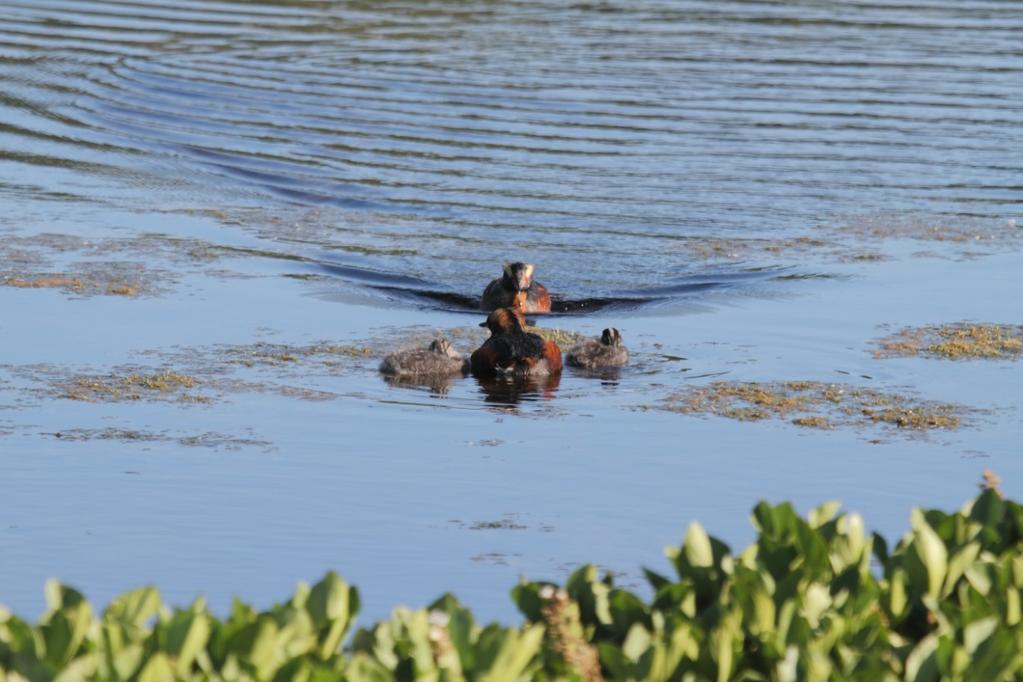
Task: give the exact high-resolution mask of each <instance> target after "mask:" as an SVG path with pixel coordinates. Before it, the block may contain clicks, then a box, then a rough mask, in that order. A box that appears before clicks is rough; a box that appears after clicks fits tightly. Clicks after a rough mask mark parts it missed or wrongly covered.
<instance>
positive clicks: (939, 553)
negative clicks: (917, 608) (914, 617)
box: [912, 510, 948, 597]
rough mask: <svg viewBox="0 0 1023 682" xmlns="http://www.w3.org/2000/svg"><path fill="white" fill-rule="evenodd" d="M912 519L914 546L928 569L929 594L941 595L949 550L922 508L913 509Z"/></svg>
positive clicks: (933, 595)
mask: <svg viewBox="0 0 1023 682" xmlns="http://www.w3.org/2000/svg"><path fill="white" fill-rule="evenodd" d="M912 519H913V523H912V525H913V530H914V531H915V533H914V538H913V545H912V546H913V549H914V551H916V553H917V556H918V557H919V559H920V562H921V563H922V564H923V565H924V568H925V569H926V571H927V594H929V595H931V596H932V597H939V596H940V595H941V588H942V583H943V581H944V580H945V574H946V573H947V571H948V550H947V549H946V548H945V543H944V542H942V541H941V538H939V537H938V534H937V533H935V532H934V529H933V528H931V527H930V525H928V523H927V521H926V520H925V519H924V515H923V514H922V513H921V512H920V510H914V511H913V515H912Z"/></svg>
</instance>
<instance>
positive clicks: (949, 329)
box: [874, 322, 1023, 360]
mask: <svg viewBox="0 0 1023 682" xmlns="http://www.w3.org/2000/svg"><path fill="white" fill-rule="evenodd" d="M877 345H878V349H877V350H876V351H874V355H875V356H876V357H880V358H892V357H908V356H913V355H920V356H924V357H930V358H945V359H949V360H963V359H973V358H1009V359H1016V358H1019V357H1023V325H1012V324H971V323H968V322H959V323H955V324H943V325H932V326H927V327H907V328H905V329H901V330H899V331H898V332H896V333H895V334H892V335H891V336H888V337H885V338H883V339H880V340H878V341H877Z"/></svg>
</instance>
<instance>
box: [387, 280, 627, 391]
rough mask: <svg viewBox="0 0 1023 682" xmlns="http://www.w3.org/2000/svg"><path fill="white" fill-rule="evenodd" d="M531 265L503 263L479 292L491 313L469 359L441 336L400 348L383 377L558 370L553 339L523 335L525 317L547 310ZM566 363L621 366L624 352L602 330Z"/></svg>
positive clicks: (614, 334) (614, 333) (612, 334)
mask: <svg viewBox="0 0 1023 682" xmlns="http://www.w3.org/2000/svg"><path fill="white" fill-rule="evenodd" d="M533 270H534V267H533V265H532V264H530V263H505V266H504V272H503V274H502V275H501V277H498V278H497V279H495V280H493V281H492V282H490V284H488V285H487V287H486V289H485V290H484V291H483V296H482V298H481V299H480V308H481V309H482V310H486V311H491V312H490V314H489V315H488V316H487V319H486V321H484V322H482V323H481V324H480V326H481V327H486V328H487V329H489V330H490V338H488V339H487V340H486V341H484V342H483V344H482V345H481V346H480V347H479V348H477V349H476V350H475V351H473V352H472V354H471V355H470V356H468V357H466V356H465V354H463V353H461V352H459V351H458V350H456V349H455V348H454V347H453V346H452V344H451V342H450V341H448V339H446V338H443V337H442V338H437V339H434V340H433V341H432V342H431V343H430V345H429V346H427V347H426V348H416V349H412V350H402V351H397V352H394V353H391V354H389V355H387V357H385V358H384V359H383V361H382V362H381V363H380V371H381V372H383V373H384V374H388V375H392V376H395V377H402V378H437V377H448V376H453V375H455V374H459V373H460V374H467V373H469V372H472V374H473V375H474V376H476V377H480V378H493V377H502V376H503V377H537V376H550V375H556V374H558V373H560V372H561V368H562V359H561V349H560V348H559V347H558V344H557V343H555V342H554V341H547V340H544V339H543V338H542V337H541V336H540V335H539V334H534V333H531V332H528V331H526V318H525V316H524V315H525V313H546V312H550V310H551V296H550V294H549V293H548V292H547V289H546V287H544V285H542V284H540V283H539V282H536V281H534V280H533ZM565 361H566V362H567V364H569V365H572V366H575V367H580V368H584V369H591V370H592V369H598V370H599V369H613V368H620V367H624V366H625V365H626V364H627V363H628V361H629V352H628V351H627V350H626V349H625V347H624V346H623V345H622V337H621V334H619V333H618V330H617V329H614V328H610V329H605V330H604V332H603V333H602V334H601V336H600V339H587V340H585V341H582V342H581V343H578V344H576V345H575V346H573V347H572V348H571V349H570V350H569V351H568V353H566V354H565Z"/></svg>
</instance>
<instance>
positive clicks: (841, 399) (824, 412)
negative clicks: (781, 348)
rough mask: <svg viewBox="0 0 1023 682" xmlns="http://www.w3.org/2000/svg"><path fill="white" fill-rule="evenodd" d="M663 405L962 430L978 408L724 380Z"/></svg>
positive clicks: (818, 385)
mask: <svg viewBox="0 0 1023 682" xmlns="http://www.w3.org/2000/svg"><path fill="white" fill-rule="evenodd" d="M662 409H665V410H668V411H670V412H678V413H680V414H709V415H716V416H719V417H728V418H730V419H737V420H739V421H760V420H764V419H787V420H789V421H791V422H792V423H793V424H795V425H797V426H802V427H806V428H816V429H831V428H836V427H839V426H847V427H863V426H870V425H874V424H881V425H888V426H894V427H896V428H898V429H905V430H908V431H913V432H921V431H925V430H930V429H957V428H959V427H960V426H961V425H962V420H963V415H965V414H966V413H967V412H970V411H972V410H971V408H968V407H966V406H963V405H957V404H954V403H942V402H935V401H928V400H923V399H921V398H919V397H917V396H914V395H909V394H904V393H896V392H889V391H882V390H878V389H872V388H861V387H858V386H851V385H847V384H829V383H823V382H818V381H787V382H771V383H757V382H753V383H739V382H728V381H718V382H714V383H711V384H707V385H704V386H696V387H692V388H689V389H687V390H685V391H682V392H679V393H676V394H674V395H671V396H669V397H668V398H667V400H666V402H665V404H664V405H663V406H662Z"/></svg>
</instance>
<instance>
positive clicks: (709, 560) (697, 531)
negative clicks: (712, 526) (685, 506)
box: [682, 521, 714, 568]
mask: <svg viewBox="0 0 1023 682" xmlns="http://www.w3.org/2000/svg"><path fill="white" fill-rule="evenodd" d="M682 551H683V553H684V554H685V557H686V559H687V560H688V562H689V565H690V566H697V567H704V568H709V567H711V566H713V565H714V552H713V550H712V549H711V545H710V537H708V536H707V531H705V530H704V529H703V526H701V525H700V524H699V523H697V522H696V521H693V522H692V523H690V524H689V528H688V530H686V537H685V541H684V542H683V543H682Z"/></svg>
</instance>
